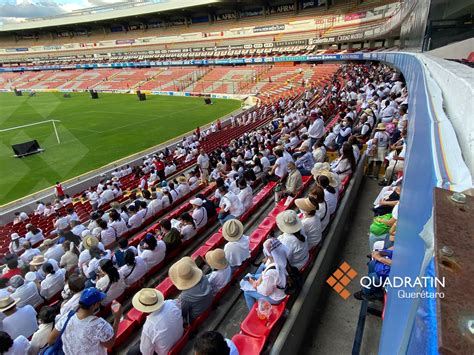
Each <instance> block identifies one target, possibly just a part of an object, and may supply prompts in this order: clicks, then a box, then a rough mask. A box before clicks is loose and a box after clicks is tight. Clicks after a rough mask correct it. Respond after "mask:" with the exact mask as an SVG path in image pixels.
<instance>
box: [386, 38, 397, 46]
mask: <svg viewBox="0 0 474 355" xmlns="http://www.w3.org/2000/svg"><path fill="white" fill-rule="evenodd" d="M394 45H395V39H394V38H393V37H390V38H387V39H386V40H385V47H387V48H391V47H393V46H394Z"/></svg>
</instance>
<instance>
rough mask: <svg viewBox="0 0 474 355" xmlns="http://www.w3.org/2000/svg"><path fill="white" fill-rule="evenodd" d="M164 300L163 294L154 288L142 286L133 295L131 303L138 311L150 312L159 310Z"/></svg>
mask: <svg viewBox="0 0 474 355" xmlns="http://www.w3.org/2000/svg"><path fill="white" fill-rule="evenodd" d="M164 302H165V298H164V297H163V294H162V293H161V292H160V291H158V290H155V289H154V288H142V289H141V290H140V291H138V292H137V293H136V294H135V296H133V299H132V304H133V307H135V308H136V309H137V310H139V311H140V312H145V313H152V312H155V311H157V310H159V309H160V308H161V307H162V306H163V304H164Z"/></svg>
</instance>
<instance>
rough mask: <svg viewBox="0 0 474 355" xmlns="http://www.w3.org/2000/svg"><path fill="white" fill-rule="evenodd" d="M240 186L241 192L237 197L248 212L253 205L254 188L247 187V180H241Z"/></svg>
mask: <svg viewBox="0 0 474 355" xmlns="http://www.w3.org/2000/svg"><path fill="white" fill-rule="evenodd" d="M238 184H239V190H240V191H239V194H238V195H237V196H238V197H239V200H240V202H242V205H243V207H244V210H245V211H248V210H249V209H250V207H252V205H253V195H252V188H251V187H250V186H248V185H247V181H245V179H240V180H239V182H238Z"/></svg>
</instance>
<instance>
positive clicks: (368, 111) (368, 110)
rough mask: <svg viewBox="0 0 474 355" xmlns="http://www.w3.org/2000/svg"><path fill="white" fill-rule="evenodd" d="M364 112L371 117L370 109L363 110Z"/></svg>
mask: <svg viewBox="0 0 474 355" xmlns="http://www.w3.org/2000/svg"><path fill="white" fill-rule="evenodd" d="M364 112H365V113H366V114H368V115H369V116H372V115H373V113H372V109H370V108H366V109H365V110H364Z"/></svg>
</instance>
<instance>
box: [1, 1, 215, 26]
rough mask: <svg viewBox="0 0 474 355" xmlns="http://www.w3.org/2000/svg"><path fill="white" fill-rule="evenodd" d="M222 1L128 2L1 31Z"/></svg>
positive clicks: (149, 12)
mask: <svg viewBox="0 0 474 355" xmlns="http://www.w3.org/2000/svg"><path fill="white" fill-rule="evenodd" d="M221 2H223V1H222V0H179V1H172V0H140V1H126V2H120V3H117V4H113V5H106V6H98V7H91V8H86V9H81V10H77V11H72V12H70V13H67V14H61V15H57V16H51V17H43V18H33V19H30V20H28V21H24V22H20V23H11V24H4V25H2V26H0V31H2V32H7V31H21V30H32V29H40V28H44V27H56V26H64V25H77V24H81V23H89V22H97V21H104V20H113V19H117V18H125V17H133V16H140V15H146V14H152V13H159V12H166V11H175V10H183V9H186V8H194V7H197V6H202V5H211V4H216V3H221Z"/></svg>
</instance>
